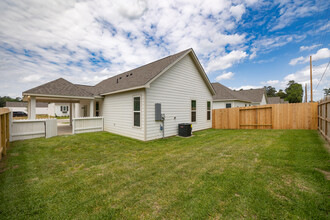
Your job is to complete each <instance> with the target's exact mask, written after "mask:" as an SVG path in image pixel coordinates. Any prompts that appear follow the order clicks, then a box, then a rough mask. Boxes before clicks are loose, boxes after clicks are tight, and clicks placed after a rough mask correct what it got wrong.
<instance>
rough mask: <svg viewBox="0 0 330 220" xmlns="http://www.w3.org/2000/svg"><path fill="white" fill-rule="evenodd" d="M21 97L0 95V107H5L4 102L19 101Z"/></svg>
mask: <svg viewBox="0 0 330 220" xmlns="http://www.w3.org/2000/svg"><path fill="white" fill-rule="evenodd" d="M21 101H22V99H21V98H20V97H16V98H15V99H13V98H10V97H9V96H0V107H5V105H6V102H21Z"/></svg>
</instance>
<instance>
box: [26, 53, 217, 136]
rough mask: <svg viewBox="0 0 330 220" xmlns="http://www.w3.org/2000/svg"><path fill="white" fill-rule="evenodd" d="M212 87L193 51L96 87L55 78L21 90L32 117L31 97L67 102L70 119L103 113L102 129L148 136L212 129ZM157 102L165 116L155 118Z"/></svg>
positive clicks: (112, 79)
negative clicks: (185, 126)
mask: <svg viewBox="0 0 330 220" xmlns="http://www.w3.org/2000/svg"><path fill="white" fill-rule="evenodd" d="M213 95H215V91H214V89H213V87H212V85H211V83H210V81H209V79H208V77H207V75H206V73H205V72H204V70H203V68H202V66H201V64H200V62H199V60H198V58H197V56H196V54H195V53H194V51H193V50H192V49H188V50H185V51H182V52H180V53H177V54H174V55H172V56H168V57H166V58H163V59H160V60H157V61H155V62H152V63H149V64H147V65H144V66H141V67H138V68H136V69H133V70H130V71H127V72H125V73H122V74H119V75H116V76H114V77H111V78H109V79H106V80H103V81H102V82H100V83H98V84H97V85H95V86H85V85H77V84H73V83H70V82H68V81H66V80H65V79H62V78H60V79H57V80H54V81H51V82H49V83H46V84H44V85H41V86H38V87H36V88H33V89H30V90H28V91H25V92H23V96H24V98H23V99H24V100H28V101H29V106H30V108H29V109H30V111H29V117H30V118H34V117H35V116H34V114H35V113H34V108H35V102H36V101H45V102H46V101H47V102H50V103H51V102H55V101H57V102H63V103H71V104H70V105H71V107H72V111H71V112H72V114H71V115H70V116H71V118H72V117H81V116H97V115H99V116H103V117H104V130H105V131H109V132H112V133H116V134H120V135H124V136H128V137H132V138H136V139H139V140H152V139H157V138H161V137H162V136H163V131H164V136H165V137H168V136H173V135H177V134H178V124H179V123H192V130H193V131H197V130H202V129H207V128H211V127H212V114H211V110H212V96H213ZM156 103H159V104H160V105H161V113H162V114H164V117H165V120H164V128H163V127H162V124H163V123H162V121H156V118H155V114H156V111H155V108H156V106H155V105H156Z"/></svg>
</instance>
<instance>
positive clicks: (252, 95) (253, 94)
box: [236, 88, 266, 102]
mask: <svg viewBox="0 0 330 220" xmlns="http://www.w3.org/2000/svg"><path fill="white" fill-rule="evenodd" d="M236 92H237V93H238V94H240V95H242V96H244V97H246V98H248V99H249V100H251V102H261V101H262V97H263V95H264V94H266V90H265V89H264V88H260V89H248V90H239V91H236Z"/></svg>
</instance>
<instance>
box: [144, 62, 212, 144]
mask: <svg viewBox="0 0 330 220" xmlns="http://www.w3.org/2000/svg"><path fill="white" fill-rule="evenodd" d="M146 96H147V114H146V115H147V119H146V120H147V129H146V131H147V133H146V136H147V137H146V139H147V140H152V139H157V138H161V137H162V131H161V130H160V125H161V122H158V121H155V103H161V111H162V113H163V114H165V122H164V123H165V126H164V127H165V129H164V131H165V137H168V136H173V135H177V134H178V124H179V123H191V100H196V108H197V110H196V122H194V123H192V128H193V131H197V130H202V129H207V128H211V127H212V118H211V120H209V121H208V120H207V101H210V102H211V109H212V94H211V92H210V90H209V89H208V87H207V85H206V84H205V82H204V80H203V78H202V76H201V74H200V73H199V71H198V69H197V68H196V66H195V64H194V62H193V60H192V59H191V58H190V56H186V57H184V58H183V59H182V60H180V61H179V62H178V63H177V64H175V65H174V66H173V67H171V68H170V69H169V70H168V71H167V72H165V73H164V74H163V75H161V76H160V77H159V78H158V79H156V80H155V81H154V82H152V83H151V86H150V88H148V89H146ZM211 117H212V113H211Z"/></svg>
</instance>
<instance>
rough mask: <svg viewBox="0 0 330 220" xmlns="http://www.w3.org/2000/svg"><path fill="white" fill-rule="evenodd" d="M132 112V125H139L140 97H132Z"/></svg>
mask: <svg viewBox="0 0 330 220" xmlns="http://www.w3.org/2000/svg"><path fill="white" fill-rule="evenodd" d="M133 112H134V113H133V114H134V126H135V127H140V121H141V108H140V97H134V106H133Z"/></svg>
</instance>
